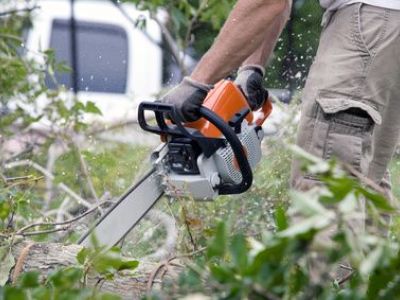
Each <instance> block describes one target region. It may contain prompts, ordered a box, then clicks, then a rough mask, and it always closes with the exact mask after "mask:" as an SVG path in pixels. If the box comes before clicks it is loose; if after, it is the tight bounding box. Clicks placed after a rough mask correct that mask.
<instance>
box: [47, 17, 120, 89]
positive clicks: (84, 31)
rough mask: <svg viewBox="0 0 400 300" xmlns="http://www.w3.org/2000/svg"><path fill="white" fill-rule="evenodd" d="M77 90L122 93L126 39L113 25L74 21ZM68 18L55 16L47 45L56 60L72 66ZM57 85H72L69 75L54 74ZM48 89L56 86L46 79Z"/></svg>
mask: <svg viewBox="0 0 400 300" xmlns="http://www.w3.org/2000/svg"><path fill="white" fill-rule="evenodd" d="M76 35H77V49H76V51H77V64H78V89H79V91H90V92H102V93H121V94H123V93H125V91H126V85H127V84H126V81H127V71H128V40H127V34H126V32H125V30H124V29H123V28H121V27H119V26H116V25H109V24H104V23H93V22H82V21H76ZM70 45H71V43H70V21H69V20H62V19H55V20H54V21H53V24H52V30H51V37H50V48H52V49H54V50H55V56H56V60H57V62H62V61H64V62H65V63H66V64H67V65H68V66H71V46H70ZM55 77H56V80H57V82H58V83H59V84H62V85H65V86H66V87H67V88H71V86H72V84H71V74H70V73H59V72H56V74H55ZM46 84H47V85H48V87H49V88H54V87H55V85H54V83H53V82H52V80H51V79H50V78H48V77H47V78H46Z"/></svg>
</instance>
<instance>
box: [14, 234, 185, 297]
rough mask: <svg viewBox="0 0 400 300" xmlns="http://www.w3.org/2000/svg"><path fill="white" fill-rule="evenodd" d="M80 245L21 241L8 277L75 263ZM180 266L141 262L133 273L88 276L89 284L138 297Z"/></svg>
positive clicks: (172, 275)
mask: <svg viewBox="0 0 400 300" xmlns="http://www.w3.org/2000/svg"><path fill="white" fill-rule="evenodd" d="M81 249H82V246H79V245H63V244H55V243H48V244H46V243H33V242H27V241H24V242H21V243H18V244H15V245H14V247H13V248H12V254H13V256H14V257H15V261H16V264H15V266H14V268H13V270H12V271H11V274H10V279H11V281H12V282H16V280H17V279H18V277H19V276H20V275H21V274H22V273H23V272H27V271H38V272H39V273H40V274H41V275H42V276H43V277H45V276H47V275H48V274H49V273H50V272H52V271H54V270H55V269H57V268H59V267H65V266H71V265H76V264H77V263H78V262H77V260H76V255H77V253H78V252H79V251H80V250H81ZM181 270H182V267H181V266H179V265H178V264H172V265H170V264H169V265H168V266H166V265H165V264H155V263H145V262H140V265H139V267H138V268H137V269H136V270H135V275H134V276H132V275H129V276H128V275H125V276H124V274H123V273H121V274H120V275H118V276H116V277H115V278H114V279H113V280H112V281H106V280H102V279H101V278H98V277H90V278H88V281H87V284H88V286H92V287H96V288H98V289H99V290H100V291H101V292H109V293H113V294H117V295H120V296H121V297H122V298H124V299H140V298H142V297H143V296H144V295H145V294H146V292H147V291H148V290H149V289H151V288H156V289H159V288H161V285H162V283H163V282H165V281H168V280H174V279H176V278H177V275H178V273H179V272H180V271H181Z"/></svg>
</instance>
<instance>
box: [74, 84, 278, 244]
mask: <svg viewBox="0 0 400 300" xmlns="http://www.w3.org/2000/svg"><path fill="white" fill-rule="evenodd" d="M271 111H272V104H271V101H270V99H266V101H265V102H264V104H263V106H262V107H261V108H260V109H258V110H257V111H251V109H250V107H249V105H248V103H247V100H246V98H245V96H244V95H243V93H242V92H241V90H240V89H239V88H238V87H237V86H236V85H235V84H234V83H233V82H231V81H228V80H223V81H221V82H219V83H218V84H216V86H215V87H214V89H212V90H211V91H210V92H209V93H208V95H207V97H206V99H205V101H204V103H203V106H202V107H201V108H200V115H201V118H200V119H199V120H198V121H195V122H190V123H184V122H182V120H181V119H180V117H179V115H178V114H177V113H176V111H175V108H174V106H173V105H171V104H165V103H161V102H142V103H140V105H139V108H138V122H139V125H140V127H141V128H142V129H143V130H145V131H147V132H151V133H154V134H157V135H159V136H160V137H161V141H162V143H161V145H159V146H158V147H157V148H156V149H155V150H154V152H153V153H152V154H151V163H152V169H151V170H150V171H149V172H148V173H147V174H146V175H144V176H143V178H142V179H140V180H139V181H138V182H137V183H136V184H134V185H133V186H132V187H131V188H130V189H129V190H128V191H127V192H126V193H125V194H124V195H122V196H121V197H120V198H119V200H118V201H117V202H116V203H115V204H114V205H113V206H112V207H111V208H110V209H109V210H108V211H107V212H106V213H105V214H104V215H103V216H101V218H100V219H99V220H97V222H95V224H94V226H92V227H91V228H90V229H89V230H88V231H87V232H86V233H85V234H84V235H83V236H82V237H81V238H80V240H79V243H80V244H81V245H83V246H90V245H91V242H92V239H93V236H94V238H95V239H96V240H97V242H98V244H100V245H103V246H106V247H112V246H114V245H116V244H118V243H119V242H120V241H121V240H122V239H123V238H124V237H125V236H126V235H127V234H128V233H129V231H130V230H131V229H132V228H133V227H134V226H135V225H136V224H137V223H138V222H139V221H140V220H141V219H142V218H143V217H144V216H145V215H146V213H147V212H148V211H149V210H150V209H151V208H152V207H153V205H154V204H155V203H156V202H157V201H158V199H160V198H161V196H162V195H164V194H166V195H167V196H170V197H190V198H192V199H195V200H201V201H206V200H213V199H215V198H216V197H217V196H218V195H233V194H240V193H243V192H245V191H247V190H248V189H249V188H250V186H251V184H252V181H253V170H254V168H255V166H256V165H257V164H258V162H259V161H260V160H261V141H262V139H263V137H264V134H263V130H262V127H261V126H262V124H263V123H264V121H265V120H266V118H267V117H268V116H269V114H270V113H271Z"/></svg>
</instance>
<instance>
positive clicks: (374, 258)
mask: <svg viewBox="0 0 400 300" xmlns="http://www.w3.org/2000/svg"><path fill="white" fill-rule="evenodd" d="M383 253H384V251H383V247H382V245H378V246H377V247H376V248H375V249H374V250H373V251H372V252H371V253H369V254H368V256H367V257H366V258H365V259H364V261H363V262H362V263H361V266H360V274H361V275H363V276H365V277H367V276H369V275H370V274H371V272H372V271H373V270H374V269H375V268H376V267H377V266H378V264H379V263H380V260H381V259H382V255H383Z"/></svg>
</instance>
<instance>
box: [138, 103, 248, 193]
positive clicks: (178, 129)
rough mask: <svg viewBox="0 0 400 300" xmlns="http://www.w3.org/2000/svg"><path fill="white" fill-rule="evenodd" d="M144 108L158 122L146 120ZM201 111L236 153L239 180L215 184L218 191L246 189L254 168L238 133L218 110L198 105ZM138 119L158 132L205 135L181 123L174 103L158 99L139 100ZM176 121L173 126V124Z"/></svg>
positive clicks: (143, 125) (196, 137)
mask: <svg viewBox="0 0 400 300" xmlns="http://www.w3.org/2000/svg"><path fill="white" fill-rule="evenodd" d="M145 111H153V112H154V114H155V118H156V122H157V126H154V125H150V124H148V123H147V121H146V118H145ZM199 112H200V115H201V116H202V117H204V118H205V119H206V120H208V121H209V122H211V123H212V124H213V125H214V126H215V127H217V128H218V129H219V130H220V131H221V133H222V134H223V136H224V137H225V139H226V140H227V142H228V143H229V144H230V146H231V147H232V151H233V153H234V154H235V158H236V160H237V163H238V166H239V171H240V173H241V175H242V181H241V182H240V183H238V184H226V183H225V184H221V185H219V186H218V193H219V194H220V195H232V194H240V193H243V192H245V191H247V190H248V189H249V188H250V186H251V184H252V183H253V172H252V170H251V167H250V164H249V161H248V160H247V156H246V153H245V150H244V148H243V145H242V143H241V142H240V140H239V138H238V137H237V135H236V133H235V132H234V130H233V129H232V128H231V127H230V126H229V125H228V124H227V123H226V122H225V121H224V120H223V119H222V118H221V117H220V116H218V115H217V114H215V113H214V112H213V111H212V110H210V109H208V108H206V107H204V106H203V107H201V108H200V110H199ZM167 116H169V117H170V118H171V120H172V122H174V124H167V122H166V117H167ZM138 122H139V125H140V127H141V128H142V129H143V130H145V131H149V132H152V133H156V134H159V135H173V136H185V137H187V138H189V139H192V140H195V141H196V140H197V141H199V140H200V139H201V140H203V141H204V137H203V136H201V135H200V134H199V133H198V131H194V130H190V131H189V130H188V129H187V128H185V126H184V125H183V123H182V120H181V118H180V117H179V115H178V114H177V113H176V111H175V107H174V106H173V105H172V104H167V103H161V102H142V103H140V104H139V111H138ZM173 125H175V126H173Z"/></svg>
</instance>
